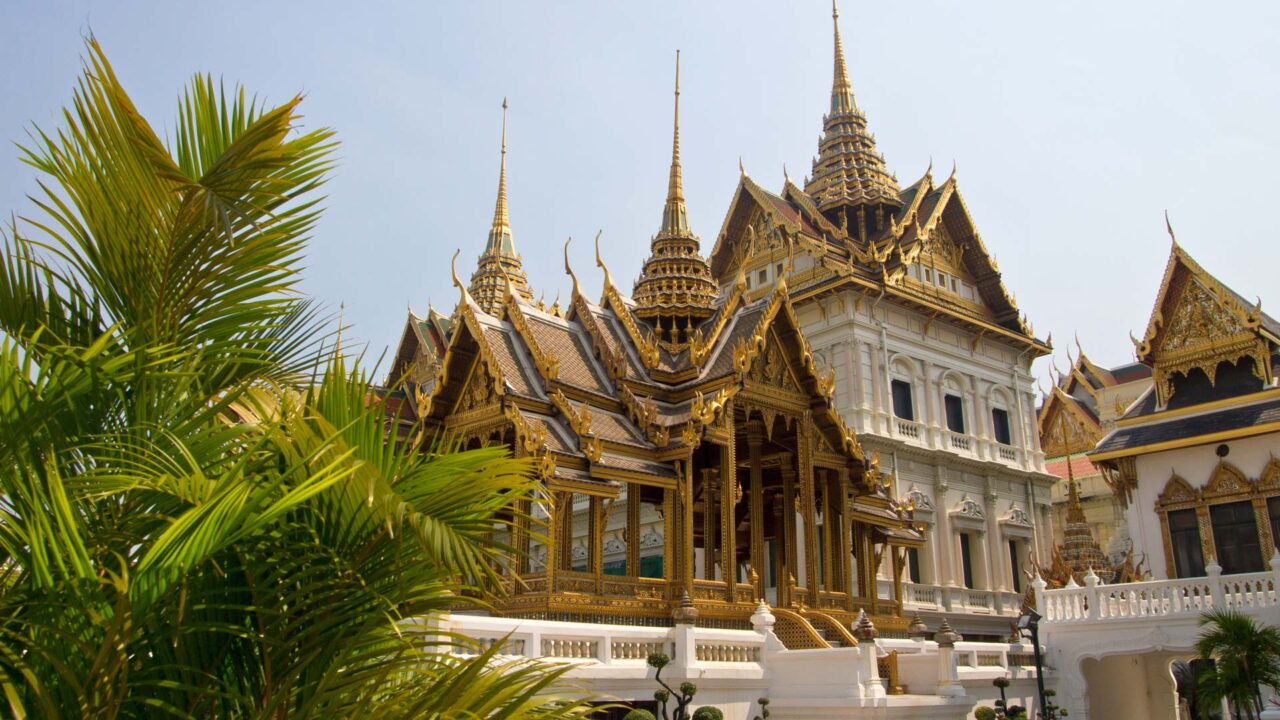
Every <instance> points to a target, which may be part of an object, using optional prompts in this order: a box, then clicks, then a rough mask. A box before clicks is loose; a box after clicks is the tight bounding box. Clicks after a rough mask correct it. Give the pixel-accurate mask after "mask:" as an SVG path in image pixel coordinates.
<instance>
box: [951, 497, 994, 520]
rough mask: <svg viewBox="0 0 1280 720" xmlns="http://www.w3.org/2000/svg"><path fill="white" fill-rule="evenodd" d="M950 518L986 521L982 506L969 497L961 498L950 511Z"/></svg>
mask: <svg viewBox="0 0 1280 720" xmlns="http://www.w3.org/2000/svg"><path fill="white" fill-rule="evenodd" d="M951 516H952V517H955V518H962V519H968V520H986V519H987V513H986V512H985V511H984V510H983V509H982V505H981V504H979V503H978V501H977V500H974V499H972V498H970V497H967V496H966V497H963V498H961V499H960V502H959V503H957V504H956V506H955V508H954V509H953V510H952V511H951Z"/></svg>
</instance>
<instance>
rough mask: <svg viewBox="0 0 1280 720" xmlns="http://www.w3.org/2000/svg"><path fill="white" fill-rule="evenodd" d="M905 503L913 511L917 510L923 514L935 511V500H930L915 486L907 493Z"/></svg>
mask: <svg viewBox="0 0 1280 720" xmlns="http://www.w3.org/2000/svg"><path fill="white" fill-rule="evenodd" d="M903 502H905V503H906V505H907V507H908V508H911V509H912V510H917V511H921V512H933V511H934V507H933V499H932V498H930V497H929V496H928V495H927V494H925V492H924V491H923V490H921V489H919V488H917V487H916V486H914V485H912V486H911V489H910V490H908V491H907V495H906V497H905V498H903Z"/></svg>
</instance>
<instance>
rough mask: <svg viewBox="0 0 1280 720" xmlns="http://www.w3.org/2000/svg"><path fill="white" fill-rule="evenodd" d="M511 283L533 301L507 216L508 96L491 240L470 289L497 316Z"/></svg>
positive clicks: (473, 276)
mask: <svg viewBox="0 0 1280 720" xmlns="http://www.w3.org/2000/svg"><path fill="white" fill-rule="evenodd" d="M508 282H510V283H511V285H512V287H514V288H515V289H516V292H518V293H519V294H520V295H521V296H522V297H524V299H525V300H528V301H530V302H532V301H533V291H531V290H530V289H529V279H528V277H526V276H525V274H524V267H523V265H522V264H521V262H520V255H518V254H517V253H516V246H515V241H514V240H512V237H511V219H510V218H509V217H507V99H506V98H503V99H502V162H501V165H500V166H499V170H498V200H497V202H496V203H495V204H494V208H493V225H492V226H490V228H489V241H488V243H486V244H485V248H484V252H483V253H481V254H480V261H479V263H478V264H477V265H476V271H475V272H474V273H472V275H471V285H470V287H468V290H469V291H470V293H471V296H472V297H473V298H474V299H475V301H476V304H478V305H479V306H480V309H481V310H483V311H485V312H487V313H489V314H490V315H497V314H498V312H499V310H500V309H501V307H502V300H503V298H504V297H506V292H507V290H506V288H507V283H508Z"/></svg>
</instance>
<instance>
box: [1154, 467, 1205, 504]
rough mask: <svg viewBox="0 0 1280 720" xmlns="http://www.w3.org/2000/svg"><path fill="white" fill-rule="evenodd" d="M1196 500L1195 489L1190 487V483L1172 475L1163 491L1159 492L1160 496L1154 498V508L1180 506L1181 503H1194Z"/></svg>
mask: <svg viewBox="0 0 1280 720" xmlns="http://www.w3.org/2000/svg"><path fill="white" fill-rule="evenodd" d="M1198 499H1199V494H1198V493H1197V492H1196V489H1195V488H1193V487H1191V483H1189V482H1187V481H1186V480H1183V479H1182V478H1181V477H1180V476H1179V475H1178V474H1177V473H1174V474H1173V476H1172V477H1170V478H1169V482H1167V483H1165V485H1164V490H1161V491H1160V496H1159V497H1158V498H1156V506H1157V507H1167V506H1169V505H1181V504H1182V503H1190V502H1195V501H1196V500H1198Z"/></svg>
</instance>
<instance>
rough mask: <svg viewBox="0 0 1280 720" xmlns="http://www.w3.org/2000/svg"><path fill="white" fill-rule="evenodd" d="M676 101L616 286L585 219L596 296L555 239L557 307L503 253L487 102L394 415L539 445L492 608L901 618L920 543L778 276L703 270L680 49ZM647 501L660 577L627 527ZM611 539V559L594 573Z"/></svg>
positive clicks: (523, 451)
mask: <svg viewBox="0 0 1280 720" xmlns="http://www.w3.org/2000/svg"><path fill="white" fill-rule="evenodd" d="M837 52H838V53H839V40H838V36H837ZM842 65H843V62H842V56H841V55H838V56H837V68H838V69H839V68H841V67H842ZM837 74H838V76H839V74H840V71H839V70H838V73H837ZM845 83H846V85H847V78H846V79H845ZM838 84H839V81H838V80H837V85H838ZM675 102H676V111H675V135H674V142H673V148H672V158H671V174H670V181H669V185H668V191H667V199H666V203H665V205H664V208H663V213H662V222H661V225H660V227H659V230H658V233H657V235H656V236H654V238H653V240H652V243H651V248H652V254H651V256H650V257H649V259H648V260H646V261H645V263H644V268H643V271H642V274H641V276H640V278H639V280H638V281H637V282H636V285H635V291H634V298H628V297H626V296H624V295H623V294H622V292H621V291H620V290H619V288H618V287H617V286H616V285H615V284H614V281H613V279H612V276H611V275H610V273H609V270H608V269H607V268H606V267H605V263H604V261H603V259H602V258H601V255H600V245H599V236H597V238H596V262H597V265H598V266H599V267H600V268H601V269H602V270H603V273H604V290H603V293H602V296H601V297H600V299H599V301H598V302H596V301H593V300H592V299H589V298H588V297H587V296H586V294H585V293H584V291H583V288H582V286H581V285H580V283H579V281H578V278H577V276H576V275H575V273H574V271H573V269H572V268H571V267H570V266H569V262H568V254H567V247H568V244H567V243H566V256H565V271H566V273H567V274H568V275H569V276H570V278H571V280H572V287H573V289H572V294H571V297H570V300H569V303H568V305H567V307H565V308H563V309H562V308H561V307H560V305H559V303H558V302H557V303H556V304H555V305H553V306H551V307H547V306H546V305H544V304H543V303H541V302H538V303H534V302H533V301H532V293H531V292H530V290H529V287H528V284H527V282H526V280H525V276H524V273H523V271H522V270H521V267H520V257H519V255H518V254H517V253H516V251H515V246H514V243H513V240H512V235H511V227H510V223H509V220H508V217H507V208H506V161H505V151H506V148H505V112H504V121H503V123H504V143H503V163H502V169H501V174H500V179H499V190H498V200H497V206H496V208H495V213H494V219H493V226H492V229H491V231H490V233H489V240H488V244H487V246H486V248H485V250H484V253H483V254H482V255H481V256H480V262H479V265H478V267H477V269H476V271H475V273H474V275H473V276H472V278H471V282H470V283H469V284H468V285H464V284H463V283H462V281H461V280H460V279H459V277H458V275H457V272H456V270H455V272H454V282H455V284H456V285H457V286H458V288H459V291H460V295H461V301H460V302H459V305H458V308H457V311H456V312H455V314H454V316H453V317H452V318H451V319H449V320H446V319H444V318H443V317H441V316H440V315H439V314H438V313H435V312H434V311H432V313H431V314H430V315H429V317H428V318H426V319H422V318H418V317H416V316H413V315H411V316H410V319H409V323H408V325H407V326H406V328H405V334H404V339H403V340H402V341H401V345H400V348H399V349H398V351H397V353H396V356H395V361H394V362H393V366H392V368H391V377H393V378H404V381H403V388H402V389H403V391H404V394H405V396H406V397H407V398H412V400H410V401H408V402H406V403H405V407H403V408H402V409H401V412H402V414H403V417H405V418H406V419H407V418H409V417H412V419H414V420H420V421H422V422H424V423H425V424H426V425H427V426H428V427H432V428H438V429H441V430H443V431H445V432H447V433H450V434H452V435H453V436H455V437H457V438H459V439H460V440H461V441H462V442H463V443H465V444H467V445H469V446H476V445H481V444H500V445H505V446H508V447H510V448H511V449H512V451H513V452H514V453H515V454H516V455H518V456H526V457H534V458H536V459H537V467H538V468H539V472H540V473H541V477H542V481H543V482H544V484H545V494H544V497H545V501H544V502H540V503H536V504H535V505H536V506H535V507H524V508H520V511H521V512H519V513H516V515H517V517H525V518H528V517H534V518H540V519H545V521H546V526H547V527H546V528H545V531H544V532H545V537H546V543H545V546H544V545H543V544H542V543H540V542H539V540H538V536H537V534H536V533H535V532H533V530H534V529H533V528H530V527H529V525H528V522H529V521H528V520H517V523H516V527H515V529H514V530H513V531H512V537H511V538H510V540H511V544H512V545H513V547H515V548H516V550H517V552H516V553H515V554H514V555H513V557H512V559H511V563H510V566H509V567H508V568H507V571H508V572H509V574H510V575H511V576H513V578H512V580H513V582H512V583H511V592H510V594H509V595H507V596H506V597H503V598H500V599H498V600H496V601H495V608H496V610H497V611H498V612H501V613H505V614H513V615H521V616H529V617H541V618H548V619H591V618H594V619H598V620H602V621H611V622H633V623H634V622H657V623H662V622H669V621H670V618H671V612H672V608H673V606H674V604H676V603H678V602H679V600H680V599H681V598H682V596H683V595H684V594H685V593H688V595H689V596H690V597H691V598H692V600H693V603H694V604H695V605H696V606H697V608H698V610H699V612H700V618H701V620H700V622H711V623H719V624H726V625H733V624H739V623H745V621H746V620H747V619H748V618H749V616H750V614H751V613H752V611H753V610H754V609H755V608H756V606H757V605H758V603H759V601H760V600H761V599H765V598H768V599H769V600H770V602H771V604H773V605H775V606H776V607H777V608H778V610H777V611H776V612H778V613H781V614H780V616H779V617H780V622H783V621H790V622H792V623H793V624H794V626H795V627H800V628H801V631H800V634H801V635H805V636H806V637H808V638H809V639H810V640H813V639H814V638H816V637H817V634H816V633H814V632H813V628H814V627H815V626H817V627H819V628H822V629H826V630H828V631H830V632H835V633H839V634H840V635H841V636H847V635H848V630H847V628H848V627H849V623H850V621H852V620H853V619H854V618H855V617H856V614H857V612H858V611H859V610H866V611H867V612H868V613H871V614H873V615H874V616H877V617H878V621H877V622H878V624H880V625H881V626H882V627H884V628H885V629H887V630H893V629H894V628H897V627H898V626H901V627H902V628H905V625H906V623H905V620H903V619H902V618H901V613H900V608H901V604H900V598H901V578H902V575H903V570H904V568H905V551H906V549H907V548H910V547H919V546H920V545H921V544H922V543H923V540H924V539H923V537H922V535H921V533H920V532H919V531H918V530H917V529H916V528H915V526H914V523H913V522H912V520H911V517H910V511H909V509H908V508H907V507H905V506H903V505H901V504H899V503H897V502H895V501H894V500H893V499H892V498H891V497H890V495H889V493H888V490H887V487H886V480H887V478H885V477H883V476H882V475H881V474H880V473H879V471H878V469H877V462H876V460H875V459H874V458H870V459H869V458H866V457H864V454H863V451H862V448H861V447H860V446H859V443H858V440H857V439H856V438H855V437H854V436H853V434H852V433H851V432H850V431H849V430H848V429H847V428H846V427H845V424H844V422H843V421H842V419H841V417H840V415H839V414H838V413H837V412H836V410H835V408H834V406H833V404H832V396H833V394H834V390H835V387H834V386H835V375H834V373H830V372H823V371H822V370H820V369H819V368H818V367H817V365H816V364H815V361H814V356H813V354H812V353H811V351H810V348H809V345H808V343H807V342H806V341H805V338H804V335H803V334H802V332H801V330H800V327H799V324H798V323H797V320H796V315H795V312H794V310H793V307H792V303H791V300H790V298H789V293H788V288H787V284H786V281H785V279H783V278H779V279H778V281H777V282H776V284H775V285H774V286H773V287H772V289H770V290H769V291H768V292H766V293H763V294H762V295H759V293H757V294H758V295H759V296H758V297H755V298H754V299H748V295H747V292H746V282H745V279H744V278H743V277H742V274H741V272H739V274H738V276H737V278H736V280H729V281H728V282H725V283H724V286H723V289H722V288H721V287H720V286H718V285H717V283H716V281H715V280H714V279H713V276H712V274H711V270H710V267H709V264H708V262H707V260H706V259H704V258H703V256H702V255H701V254H700V249H699V247H700V246H699V241H698V237H697V236H696V235H694V234H693V232H692V231H691V229H690V226H689V220H688V211H687V208H686V206H685V201H684V197H683V187H682V178H681V166H680V144H679V57H678V55H677V64H676V101H675ZM850 102H851V96H850ZM504 109H505V103H504ZM882 180H883V179H881V180H877V181H876V182H881V181H882ZM867 192H875V191H874V190H867ZM455 262H456V255H455ZM619 518H620V520H619ZM644 518H648V520H646V519H644ZM654 518H657V520H656V522H658V523H660V527H661V528H662V532H661V533H660V538H661V540H660V541H658V544H659V546H660V547H661V557H662V562H661V563H660V571H659V572H656V573H655V572H652V566H646V565H645V563H642V545H644V543H645V541H646V538H643V537H641V535H642V533H643V532H645V527H646V526H647V525H651V524H652V523H653V522H654ZM612 523H620V524H621V527H620V528H615V527H612V525H611V524H612ZM583 524H585V526H586V527H585V528H583V527H581V525H583ZM617 530H620V532H617ZM606 535H607V536H608V537H609V538H610V539H609V540H608V545H609V548H606V539H605V538H606ZM580 537H585V538H586V542H585V543H584V545H585V547H583V548H581V553H579V552H578V550H579V547H578V546H577V545H576V544H575V543H576V540H575V538H580ZM657 537H659V535H658V534H657V533H653V534H651V535H650V536H648V538H647V539H648V540H649V541H653V539H654V538H657ZM619 543H621V544H622V545H625V552H624V555H625V560H624V561H623V562H620V563H614V564H613V566H612V567H610V568H609V570H608V571H607V572H606V567H605V562H604V558H605V555H606V551H607V550H611V551H613V552H615V553H616V552H617V551H618V548H619ZM881 567H889V568H891V569H892V577H893V579H894V582H893V588H894V589H893V597H892V598H889V599H885V598H881V597H879V594H880V593H879V592H877V589H876V588H877V579H876V576H877V572H878V570H879V568H881ZM652 575H658V576H656V577H655V576H652ZM899 629H900V628H899ZM802 640H803V638H802ZM818 642H820V641H818Z"/></svg>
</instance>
